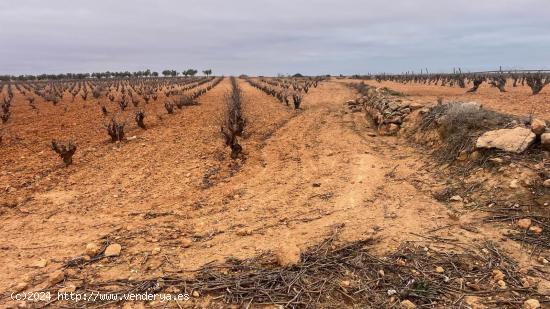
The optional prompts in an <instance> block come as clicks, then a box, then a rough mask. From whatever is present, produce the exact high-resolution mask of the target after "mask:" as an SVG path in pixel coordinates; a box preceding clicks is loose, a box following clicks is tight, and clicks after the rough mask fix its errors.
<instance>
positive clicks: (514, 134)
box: [476, 127, 536, 153]
mask: <svg viewBox="0 0 550 309" xmlns="http://www.w3.org/2000/svg"><path fill="white" fill-rule="evenodd" d="M535 138H536V135H535V133H533V132H531V130H529V129H526V128H521V127H517V128H514V129H500V130H494V131H488V132H485V133H484V134H483V135H482V136H480V137H479V138H478V139H477V142H476V147H477V148H478V149H491V148H497V149H500V150H504V151H508V152H514V153H522V152H524V151H525V150H526V149H527V148H528V147H529V146H530V145H531V144H532V143H533V142H534V141H535Z"/></svg>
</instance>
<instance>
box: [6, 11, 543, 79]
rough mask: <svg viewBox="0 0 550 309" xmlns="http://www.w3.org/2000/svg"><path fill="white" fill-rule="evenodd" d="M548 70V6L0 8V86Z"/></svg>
mask: <svg viewBox="0 0 550 309" xmlns="http://www.w3.org/2000/svg"><path fill="white" fill-rule="evenodd" d="M499 66H502V67H503V68H504V69H550V1H549V0H521V1H519V0H483V1H479V0H461V1H457V0H453V1H449V0H372V1H367V0H302V1H298V0H273V1H272V0H241V1H238V0H235V1H227V0H200V1H199V0H187V1H183V0H180V1H177V0H155V1H153V0H108V1H107V0H93V1H81V0H47V1H45V0H1V1H0V75H2V74H37V73H67V72H74V73H78V72H99V71H107V70H109V71H127V70H128V71H137V70H144V69H147V68H149V69H151V70H153V71H159V72H160V71H162V70H164V69H174V70H177V71H182V70H185V69H188V68H195V69H198V70H203V69H208V68H210V69H212V70H213V72H214V74H217V75H222V74H223V75H238V74H249V75H277V74H294V73H298V72H299V73H302V74H308V75H320V74H345V75H348V74H366V73H379V72H393V73H401V72H406V71H415V72H419V71H420V69H424V68H427V69H428V70H429V71H430V72H449V71H452V70H453V68H458V67H460V68H461V69H462V71H482V70H493V69H498V68H499Z"/></svg>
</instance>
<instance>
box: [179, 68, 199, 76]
mask: <svg viewBox="0 0 550 309" xmlns="http://www.w3.org/2000/svg"><path fill="white" fill-rule="evenodd" d="M198 72H199V71H197V70H195V69H188V70H185V71H183V72H182V74H183V75H184V76H195V75H196V74H197V73H198Z"/></svg>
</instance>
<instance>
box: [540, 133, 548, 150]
mask: <svg viewBox="0 0 550 309" xmlns="http://www.w3.org/2000/svg"><path fill="white" fill-rule="evenodd" d="M540 143H541V144H542V147H543V148H545V149H547V150H550V133H543V134H542V135H541V136H540Z"/></svg>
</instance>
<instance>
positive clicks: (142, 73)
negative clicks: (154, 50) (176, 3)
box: [0, 69, 212, 82]
mask: <svg viewBox="0 0 550 309" xmlns="http://www.w3.org/2000/svg"><path fill="white" fill-rule="evenodd" d="M198 72H199V71H197V70H195V69H187V70H183V71H181V72H178V71H176V70H171V69H166V70H163V71H162V72H161V74H162V76H164V77H176V76H185V77H188V76H191V77H193V76H195V75H197V73H198ZM202 73H203V74H204V75H206V76H210V75H212V70H211V69H208V70H203V71H202ZM159 76H160V74H159V72H154V71H151V70H150V69H147V70H144V71H136V72H130V71H124V72H110V71H105V72H94V73H61V74H39V75H29V74H25V75H0V81H4V82H8V81H27V80H62V79H90V78H94V79H103V78H141V77H159Z"/></svg>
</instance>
